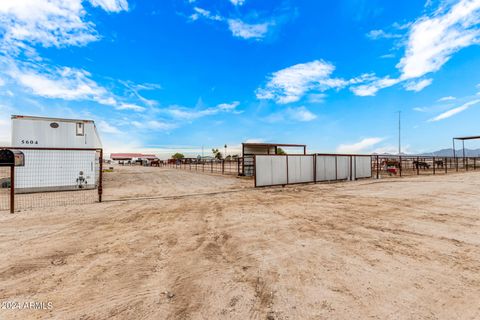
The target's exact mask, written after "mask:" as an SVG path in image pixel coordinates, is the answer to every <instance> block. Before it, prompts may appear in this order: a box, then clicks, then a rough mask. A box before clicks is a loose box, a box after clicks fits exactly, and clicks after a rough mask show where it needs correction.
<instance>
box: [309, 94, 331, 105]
mask: <svg viewBox="0 0 480 320" xmlns="http://www.w3.org/2000/svg"><path fill="white" fill-rule="evenodd" d="M326 97H327V95H326V94H324V93H311V94H309V95H308V102H311V103H323V102H325V98H326Z"/></svg>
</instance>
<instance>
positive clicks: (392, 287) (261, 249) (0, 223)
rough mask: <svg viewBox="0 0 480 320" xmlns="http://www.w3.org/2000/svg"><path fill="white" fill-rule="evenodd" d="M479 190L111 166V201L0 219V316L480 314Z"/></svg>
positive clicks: (450, 180) (452, 179) (451, 183)
mask: <svg viewBox="0 0 480 320" xmlns="http://www.w3.org/2000/svg"><path fill="white" fill-rule="evenodd" d="M479 185H480V173H465V174H463V173H462V174H452V175H447V176H428V177H427V176H421V177H414V178H403V179H390V180H387V179H385V180H363V181H357V182H346V183H335V184H317V185H303V186H290V187H286V188H281V187H279V188H267V189H253V188H252V187H251V186H252V182H251V181H248V180H244V179H238V178H234V177H228V176H213V175H205V174H200V173H194V172H186V171H180V170H175V169H165V168H141V167H131V168H129V167H128V168H127V167H124V168H115V170H114V172H112V173H106V183H105V192H106V194H105V199H106V200H107V201H106V202H104V203H101V204H91V205H84V206H68V207H56V208H50V209H42V210H29V211H22V212H19V213H16V214H13V215H10V214H7V213H2V214H1V215H0V283H1V286H0V301H1V302H2V309H0V319H2V320H3V319H45V318H54V319H107V318H114V319H480V303H479V301H480V197H479V188H478V187H479ZM178 195H183V196H178ZM134 197H146V199H142V200H129V201H108V200H115V199H117V200H118V199H121V198H134ZM32 301H33V302H45V303H48V302H50V303H51V305H50V308H48V307H46V308H44V309H43V310H32V309H21V310H18V309H15V310H7V309H5V306H6V304H5V302H19V303H23V302H32Z"/></svg>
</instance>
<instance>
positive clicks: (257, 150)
mask: <svg viewBox="0 0 480 320" xmlns="http://www.w3.org/2000/svg"><path fill="white" fill-rule="evenodd" d="M243 153H244V155H246V154H275V147H271V146H254V145H245V146H244V148H243Z"/></svg>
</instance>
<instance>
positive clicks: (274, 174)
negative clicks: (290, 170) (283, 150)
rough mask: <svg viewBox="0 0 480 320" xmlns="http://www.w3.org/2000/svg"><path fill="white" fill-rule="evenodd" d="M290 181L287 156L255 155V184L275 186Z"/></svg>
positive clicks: (258, 185)
mask: <svg viewBox="0 0 480 320" xmlns="http://www.w3.org/2000/svg"><path fill="white" fill-rule="evenodd" d="M287 183H288V176H287V157H286V156H269V155H257V156H255V185H256V186H257V187H261V186H273V185H283V184H287Z"/></svg>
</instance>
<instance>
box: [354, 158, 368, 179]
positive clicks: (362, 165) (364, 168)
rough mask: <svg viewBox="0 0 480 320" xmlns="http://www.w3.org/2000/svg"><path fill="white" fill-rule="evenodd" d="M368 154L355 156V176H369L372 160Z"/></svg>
mask: <svg viewBox="0 0 480 320" xmlns="http://www.w3.org/2000/svg"><path fill="white" fill-rule="evenodd" d="M371 161H372V160H371V157H370V156H364V157H363V156H355V178H370V177H371V176H372V162H371Z"/></svg>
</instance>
